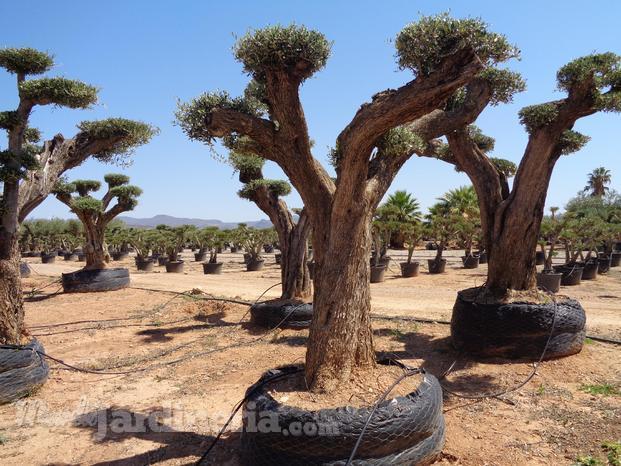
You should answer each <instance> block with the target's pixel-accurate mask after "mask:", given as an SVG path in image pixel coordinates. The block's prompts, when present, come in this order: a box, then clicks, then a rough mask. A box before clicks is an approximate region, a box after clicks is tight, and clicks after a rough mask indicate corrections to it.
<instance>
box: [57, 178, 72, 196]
mask: <svg viewBox="0 0 621 466" xmlns="http://www.w3.org/2000/svg"><path fill="white" fill-rule="evenodd" d="M74 192H76V186H75V183H67V182H66V181H65V180H64V179H62V178H61V179H59V180H58V181H57V182H56V184H55V185H54V189H52V194H55V195H57V196H69V195H71V194H72V193H74Z"/></svg>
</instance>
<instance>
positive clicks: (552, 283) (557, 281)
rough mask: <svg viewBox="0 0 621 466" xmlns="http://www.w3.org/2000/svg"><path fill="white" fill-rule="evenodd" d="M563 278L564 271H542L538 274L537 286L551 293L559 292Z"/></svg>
mask: <svg viewBox="0 0 621 466" xmlns="http://www.w3.org/2000/svg"><path fill="white" fill-rule="evenodd" d="M562 279H563V274H562V273H552V272H541V273H538V274H537V286H538V287H540V288H542V289H543V290H545V291H549V292H550V293H558V291H559V290H560V289H561V280H562Z"/></svg>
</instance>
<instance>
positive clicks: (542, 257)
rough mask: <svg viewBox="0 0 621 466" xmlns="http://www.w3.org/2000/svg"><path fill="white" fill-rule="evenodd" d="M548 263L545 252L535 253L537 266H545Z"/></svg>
mask: <svg viewBox="0 0 621 466" xmlns="http://www.w3.org/2000/svg"><path fill="white" fill-rule="evenodd" d="M545 262H546V255H545V254H544V253H543V251H537V252H536V253H535V265H543V264H545Z"/></svg>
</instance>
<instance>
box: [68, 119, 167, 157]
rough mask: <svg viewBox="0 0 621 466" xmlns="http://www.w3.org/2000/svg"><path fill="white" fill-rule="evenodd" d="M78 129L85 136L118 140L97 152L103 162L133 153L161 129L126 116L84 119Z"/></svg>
mask: <svg viewBox="0 0 621 466" xmlns="http://www.w3.org/2000/svg"><path fill="white" fill-rule="evenodd" d="M78 129H79V130H80V131H81V132H82V133H84V134H83V136H84V137H88V138H90V139H96V140H116V142H115V143H114V144H113V145H112V146H110V147H108V148H107V149H105V150H103V151H100V152H99V153H97V154H95V158H96V159H97V160H101V161H103V162H108V161H111V160H113V159H114V158H115V157H123V156H126V155H131V154H132V152H133V150H134V149H135V148H136V147H138V146H142V145H144V144H146V143H148V142H149V141H150V140H151V138H152V137H153V136H155V135H157V134H158V133H159V129H158V128H156V127H154V126H151V125H148V124H146V123H143V122H141V121H134V120H128V119H126V118H106V119H104V120H97V121H83V122H81V123H80V124H79V125H78Z"/></svg>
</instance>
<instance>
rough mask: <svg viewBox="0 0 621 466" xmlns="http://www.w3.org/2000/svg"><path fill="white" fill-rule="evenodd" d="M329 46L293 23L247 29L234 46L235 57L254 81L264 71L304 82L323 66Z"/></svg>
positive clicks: (262, 74) (323, 39) (327, 42)
mask: <svg viewBox="0 0 621 466" xmlns="http://www.w3.org/2000/svg"><path fill="white" fill-rule="evenodd" d="M330 49H331V43H330V42H329V41H328V40H327V39H326V38H325V36H324V35H323V34H321V33H320V32H317V31H313V30H311V29H307V28H306V27H304V26H298V25H295V24H292V25H289V26H280V25H276V26H268V27H266V28H263V29H257V30H251V31H248V32H247V33H246V34H245V35H244V36H243V37H241V38H240V39H239V40H238V41H237V43H236V44H235V46H234V52H235V58H237V60H239V61H240V62H241V63H242V64H243V65H244V70H245V71H246V72H247V73H248V74H250V75H251V76H252V77H253V78H254V79H255V80H257V81H258V82H264V81H265V73H266V71H268V70H278V71H283V72H285V73H287V74H288V75H290V76H291V77H294V78H296V79H298V80H299V81H304V80H305V79H307V78H309V77H310V76H312V75H313V74H314V73H316V72H317V71H319V70H320V69H322V68H323V67H324V66H325V65H326V62H327V61H328V58H329V56H330Z"/></svg>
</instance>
